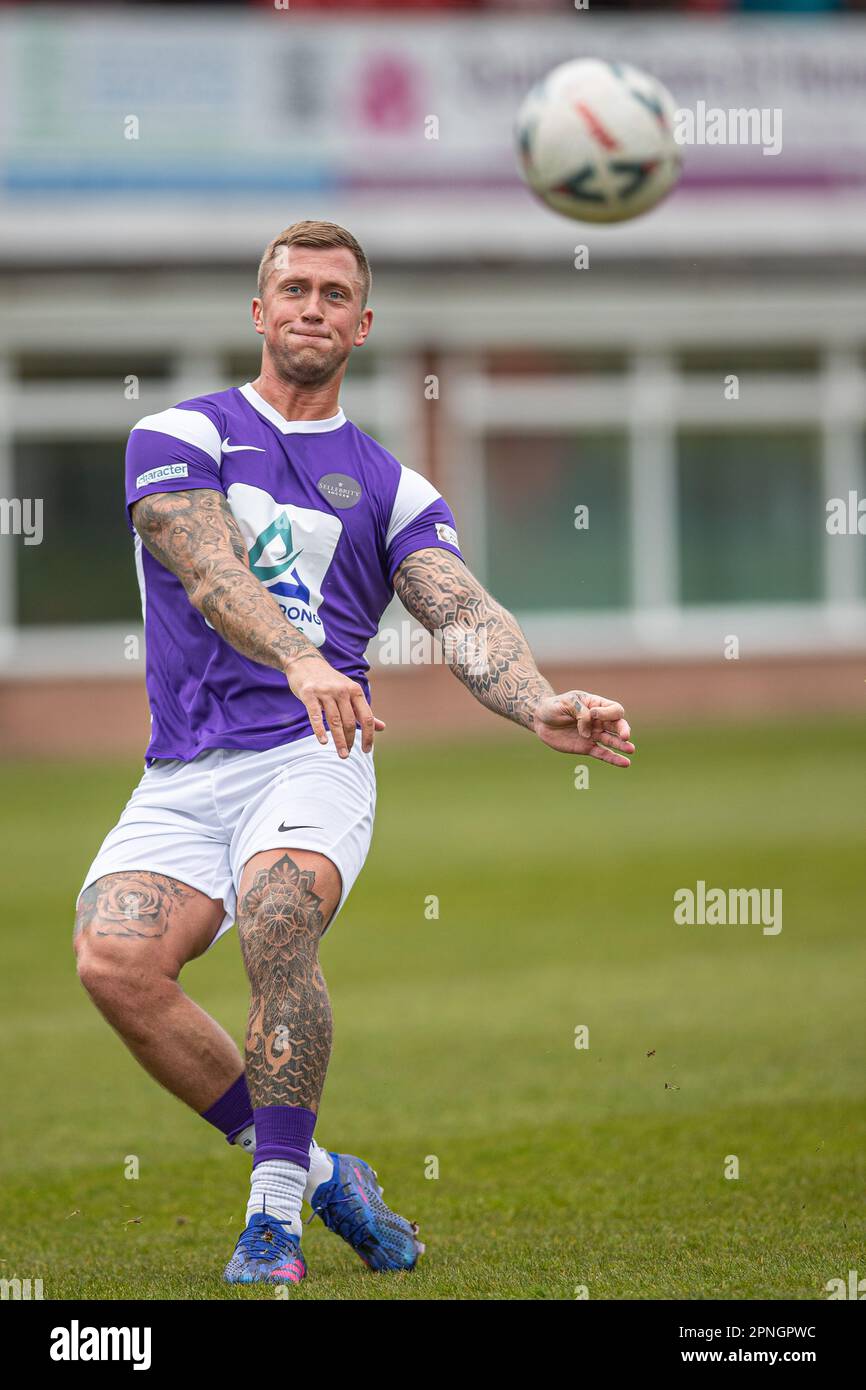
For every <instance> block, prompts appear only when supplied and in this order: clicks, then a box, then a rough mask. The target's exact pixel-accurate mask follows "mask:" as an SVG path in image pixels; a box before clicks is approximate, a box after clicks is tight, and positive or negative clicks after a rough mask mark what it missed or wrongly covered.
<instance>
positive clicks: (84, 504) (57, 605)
mask: <svg viewBox="0 0 866 1390" xmlns="http://www.w3.org/2000/svg"><path fill="white" fill-rule="evenodd" d="M125 448H126V441H125V439H118V440H117V442H116V443H115V442H111V441H106V440H104V439H101V440H99V441H93V442H87V441H85V440H76V441H75V442H74V443H68V442H64V443H58V442H56V441H53V440H52V441H51V442H46V441H40V440H27V441H21V442H19V443H18V444H17V445H16V447H15V451H14V461H13V477H14V480H15V495H16V496H18V497H28V498H42V504H43V539H42V544H41V545H32V546H28V545H23V544H22V545H18V546H16V548H15V554H16V564H17V595H18V600H17V607H18V621H19V622H21V623H24V624H28V625H31V624H42V623H105V622H120V621H129V622H137V621H140V618H141V604H140V601H139V593H138V582H137V580H136V575H135V564H134V561H133V548H132V537H131V535H130V533H129V529H128V527H127V525H126V513H125V497H124V489H123V457H124V451H125ZM83 661H84V658H83V656H82V662H83Z"/></svg>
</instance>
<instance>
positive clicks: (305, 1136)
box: [253, 1105, 316, 1172]
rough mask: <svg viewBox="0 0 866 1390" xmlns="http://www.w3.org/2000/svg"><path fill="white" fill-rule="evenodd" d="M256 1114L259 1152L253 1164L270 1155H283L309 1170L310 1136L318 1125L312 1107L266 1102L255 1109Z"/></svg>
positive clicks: (290, 1161) (277, 1156)
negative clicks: (268, 1103) (267, 1103)
mask: <svg viewBox="0 0 866 1390" xmlns="http://www.w3.org/2000/svg"><path fill="white" fill-rule="evenodd" d="M253 1114H254V1115H255V1118H256V1156H255V1158H254V1159H253V1167H254V1168H256V1167H257V1166H258V1165H259V1164H260V1163H267V1161H268V1159H272V1158H282V1159H286V1160H287V1161H288V1162H289V1163H296V1164H297V1165H298V1167H299V1168H304V1169H306V1171H307V1172H309V1171H310V1140H311V1139H312V1137H313V1130H314V1129H315V1128H316V1115H315V1111H313V1110H305V1109H304V1108H303V1106H301V1105H264V1106H261V1107H258V1106H257V1107H256V1109H255V1110H254V1111H253Z"/></svg>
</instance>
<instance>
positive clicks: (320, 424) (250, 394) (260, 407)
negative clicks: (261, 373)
mask: <svg viewBox="0 0 866 1390" xmlns="http://www.w3.org/2000/svg"><path fill="white" fill-rule="evenodd" d="M240 393H241V395H242V396H243V398H244V400H245V401H249V403H250V405H251V406H252V407H253V410H257V411H258V412H259V414H260V415H264V417H265V419H266V420H270V422H271V424H272V425H276V427H277V429H278V430H279V431H280V433H281V434H324V433H326V431H328V430H338V429H339V428H340V426H341V425H345V423H346V417H345V415H344V414H343V410H342V407H341V408H340V409H339V410H338V411H337V413H336V415H329V416H328V418H327V420H286V419H285V417H284V416H282V415H281V414H280V412H279V411H278V410H277V409H275V407H274V406H272V405H270V404H269V403H268V401H266V400H265V399H264V397H262V396H260V395H259V393H258V391H256V390H255V389H254V387H253V385H252V383H251V382H249V381H248V382H247V384H246V386H242V387H241V388H240Z"/></svg>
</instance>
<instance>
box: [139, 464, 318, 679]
mask: <svg viewBox="0 0 866 1390" xmlns="http://www.w3.org/2000/svg"><path fill="white" fill-rule="evenodd" d="M132 522H133V525H134V526H135V529H136V531H137V532H138V534H139V536H140V537H141V540H142V544H143V545H145V546H147V549H148V550H149V551H150V553H151V555H153V557H154V559H156V560H159V562H160V564H162V565H165V567H166V569H168V570H171V572H172V574H174V575H176V576H177V578H178V579H179V580H180V582H181V584H182V585H183V587H184V589H185V590H186V593H187V597H188V598H189V601H190V603H191V604H192V605H193V607H194V608H197V609H198V611H199V612H200V613H201V614H202V616H203V617H204V618H206V619H207V621H208V622H209V623H210V624H211V626H212V627H213V628H215V629H216V631H217V632H218V633H219V635H220V636H221V637H224V638H225V640H226V641H227V642H228V643H229V644H230V645H231V646H233V647H234V648H235V650H236V651H239V652H240V653H241V655H242V656H246V657H249V659H250V660H251V661H258V662H260V663H261V665H263V666H272V667H275V668H276V670H278V671H285V670H287V668H288V666H289V665H290V664H292V663H294V662H296V661H299V660H306V659H308V658H310V657H315V658H316V660H320V659H321V658H320V654H319V652H318V651H317V649H316V648H315V647H314V646H313V644H312V642H310V641H309V640H308V639H307V638H306V637H305V636H304V635H303V633H302V632H301V631H300V630H299V629H298V628H296V627H295V625H294V624H293V623H291V622H290V621H289V619H288V618H287V617H286V615H285V613H284V612H283V610H282V608H281V607H280V605H279V604H278V603H277V601H276V599H275V598H274V596H273V594H270V593H269V592H268V590H267V589H266V588H265V586H264V585H263V584H262V583H260V581H259V580H258V579H257V578H256V576H255V575H254V574H253V573H252V571H251V570H250V567H249V558H248V556H247V548H246V545H245V544H244V538H243V536H242V534H241V529H240V527H239V526H238V523H237V520H236V518H235V516H234V514H233V512H232V510H231V507H230V506H229V504H228V500H227V498H226V497H224V496H223V494H222V493H221V492H217V491H216V490H215V489H212V488H193V489H192V490H190V491H186V492H158V493H152V494H150V495H149V496H147V497H142V498H140V499H139V501H138V502H136V503H135V504H134V505H133V507H132Z"/></svg>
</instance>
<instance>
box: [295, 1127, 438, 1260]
mask: <svg viewBox="0 0 866 1390" xmlns="http://www.w3.org/2000/svg"><path fill="white" fill-rule="evenodd" d="M328 1157H329V1158H330V1160H331V1162H332V1163H333V1165H334V1173H333V1176H332V1177H331V1178H329V1180H328V1181H327V1182H322V1183H319V1186H318V1187H317V1188H316V1190H315V1192H314V1193H313V1197H312V1200H311V1202H310V1206H311V1207H312V1208H313V1212H314V1214H315V1215H316V1216H320V1217H321V1218H322V1220H323V1221H324V1223H325V1225H326V1226H327V1227H328V1230H329V1231H336V1233H337V1235H338V1236H342V1238H343V1240H344V1241H345V1242H346V1244H347V1245H351V1247H352V1249H353V1250H356V1251H357V1253H358V1254H359V1255H360V1256H361V1259H362V1260H363V1261H364V1264H365V1265H368V1266H369V1268H370V1269H375V1270H384V1269H414V1268H415V1266H416V1264H417V1263H418V1259H419V1256H421V1255H423V1253H424V1246H423V1245H422V1243H421V1241H420V1240H418V1227H417V1225H416V1223H415V1222H414V1221H407V1220H406V1219H405V1218H404V1217H402V1216H398V1215H397V1213H396V1212H394V1211H391V1210H390V1208H389V1207H386V1205H385V1203H384V1202H383V1201H382V1189H381V1187H380V1186H379V1184H378V1180H377V1177H376V1174H375V1173H374V1171H373V1169H372V1168H371V1167H370V1165H369V1163H365V1162H364V1160H363V1159H362V1158H356V1157H355V1156H354V1154H332V1153H329V1154H328ZM310 1219H312V1218H310Z"/></svg>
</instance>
